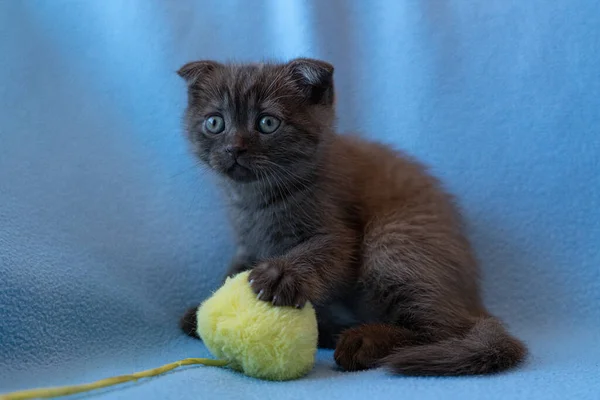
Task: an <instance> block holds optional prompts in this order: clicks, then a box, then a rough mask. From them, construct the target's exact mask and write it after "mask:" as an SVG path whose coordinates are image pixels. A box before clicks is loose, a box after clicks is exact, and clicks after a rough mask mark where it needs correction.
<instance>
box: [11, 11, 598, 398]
mask: <svg viewBox="0 0 600 400" xmlns="http://www.w3.org/2000/svg"><path fill="white" fill-rule="evenodd" d="M598 21H600V2H598V1H595V0H555V1H548V0H527V1H522V0H485V1H484V0H481V1H475V0H471V1H469V0H439V1H438V0H419V1H396V0H389V1H384V0H381V1H375V2H367V1H359V0H357V1H349V0H331V1H321V0H313V1H299V0H298V1H296V0H264V1H246V0H214V1H209V0H204V1H202V2H194V1H182V0H178V1H176V2H175V1H173V2H167V1H162V0H137V1H134V0H128V1H124V0H105V1H92V0H89V1H78V2H75V1H63V0H47V1H41V0H40V1H33V0H28V1H26V0H23V1H17V0H0V50H1V51H0V53H1V56H0V393H1V392H5V391H10V390H16V389H23V388H30V387H37V386H45V385H63V384H75V383H83V382H87V381H90V380H96V379H100V378H103V377H107V376H112V375H116V374H124V373H129V372H133V371H136V370H140V369H145V368H150V367H154V366H158V365H161V364H164V363H167V362H171V361H174V360H177V359H179V358H184V357H190V356H208V353H207V352H206V350H205V348H204V347H203V345H202V344H201V343H200V342H197V341H194V340H192V339H189V338H187V337H185V336H184V335H183V334H181V333H180V331H179V330H178V328H177V320H178V318H179V316H180V315H181V314H182V312H183V311H184V310H185V309H186V307H188V306H191V305H194V304H196V303H198V302H199V301H200V300H202V299H204V298H205V297H206V296H208V295H209V294H210V291H211V290H213V289H215V288H216V287H217V285H218V282H219V279H220V277H221V274H222V271H223V268H224V266H225V265H226V264H227V261H228V258H229V257H230V255H231V253H232V241H231V232H230V229H229V227H228V226H227V223H226V220H225V218H224V209H223V202H222V200H221V198H220V196H219V193H217V191H216V190H215V187H214V182H213V179H212V178H211V177H210V176H209V175H207V174H206V173H203V172H202V171H200V170H198V169H197V168H195V166H194V161H193V159H192V158H191V156H190V155H189V153H188V149H187V147H186V144H185V141H184V138H183V136H182V134H181V132H182V129H181V114H182V110H183V106H184V103H185V88H184V84H183V82H182V81H181V80H180V79H179V78H178V77H177V76H176V74H175V70H176V69H177V68H178V67H179V66H180V65H182V64H183V63H185V62H187V61H190V60H195V59H200V58H215V59H219V60H227V59H235V60H238V61H245V60H257V59H263V58H276V59H286V58H291V57H295V56H299V55H306V56H313V57H320V58H324V59H327V60H329V61H331V62H332V63H334V64H335V65H336V84H337V93H338V107H339V124H338V125H339V128H340V130H341V131H350V130H351V131H355V132H359V133H361V134H363V135H365V136H367V137H372V138H374V139H377V140H381V141H385V142H387V143H389V144H390V145H391V146H397V147H401V148H404V149H406V150H407V151H408V152H410V153H412V154H414V155H415V156H417V157H419V158H421V159H422V160H424V161H425V162H427V163H428V164H429V165H431V166H432V169H433V171H434V172H435V173H436V174H437V175H439V176H440V177H441V178H442V179H443V180H444V181H445V182H446V184H447V186H448V187H449V188H450V190H452V191H453V192H454V193H456V194H457V195H458V197H459V198H460V201H461V204H462V206H463V208H464V210H465V214H466V217H467V219H468V221H469V230H470V233H471V237H472V239H473V242H474V244H475V247H476V249H477V252H478V256H479V258H480V260H481V263H482V266H483V272H484V273H483V286H484V293H485V298H486V302H487V304H488V305H489V307H490V309H491V310H492V311H493V312H495V313H496V314H498V315H499V316H500V317H502V318H504V319H505V320H506V321H507V322H508V324H509V325H510V327H511V329H512V331H513V332H514V333H515V334H517V335H518V336H520V337H522V338H523V339H524V340H525V341H526V342H527V343H528V345H529V347H530V349H531V357H530V358H529V360H528V362H527V363H526V364H525V365H524V366H522V367H521V368H520V369H517V370H514V371H511V372H509V373H506V374H502V375H498V376H490V377H473V378H452V379H440V378H427V379H424V378H405V377H397V376H390V375H389V374H386V373H385V372H383V371H369V372H364V373H342V372H340V371H338V370H336V369H335V368H334V367H333V362H332V355H331V353H330V352H325V351H323V352H320V353H319V362H318V365H317V366H316V368H315V370H314V371H313V372H312V373H311V374H310V376H308V377H306V378H304V379H301V380H298V381H294V382H288V383H268V382H261V381H256V380H253V379H250V378H246V377H243V376H240V375H238V374H235V373H233V372H231V371H228V370H224V369H219V368H209V367H197V368H196V367H193V368H188V369H185V370H182V371H176V372H173V373H170V374H168V375H166V376H162V377H160V378H156V379H152V380H149V381H145V382H138V383H136V384H129V385H123V386H120V387H118V388H113V389H110V390H105V391H101V392H100V393H99V395H98V398H102V399H135V398H145V399H171V398H172V399H188V398H189V399H199V398H206V399H208V398H216V397H214V396H220V397H218V398H221V399H226V398H240V397H243V398H248V399H252V398H257V399H258V398H260V399H265V398H278V399H284V398H328V399H336V398H343V399H346V400H348V399H362V398H365V397H367V396H369V397H370V398H373V397H374V396H375V397H377V396H379V397H381V398H388V397H389V398H406V399H409V398H421V399H437V398H447V399H449V398H460V399H471V398H472V399H479V398H488V399H500V398H523V399H544V400H547V399H565V398H577V399H585V398H589V399H597V398H598V396H600V380H599V379H598V377H599V376H600V375H599V374H600V346H599V345H598V344H599V343H600V178H599V176H598V173H599V172H600V165H599V162H600V72H599V71H600V69H599V68H600V23H599V22H598Z"/></svg>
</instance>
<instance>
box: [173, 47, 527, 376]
mask: <svg viewBox="0 0 600 400" xmlns="http://www.w3.org/2000/svg"><path fill="white" fill-rule="evenodd" d="M179 75H180V76H182V77H183V78H184V79H185V80H186V82H187V85H188V98H189V104H188V108H187V111H186V117H185V121H186V125H187V134H188V138H189V141H190V142H191V145H192V148H193V151H194V152H195V154H196V155H197V156H198V158H199V159H200V160H201V161H202V162H203V163H205V164H206V165H208V166H209V167H210V168H211V169H213V170H214V171H216V172H217V173H218V174H219V175H220V176H221V182H222V186H223V188H224V190H225V192H226V199H227V201H228V203H229V209H230V212H231V217H232V218H231V219H232V222H233V225H234V227H235V230H236V232H237V240H238V252H237V254H236V255H235V257H234V259H233V261H232V265H231V267H230V270H229V272H228V274H234V273H237V272H239V271H242V270H245V269H252V271H251V275H250V278H251V285H252V287H253V289H254V291H255V292H256V293H257V294H258V295H259V296H260V299H261V300H264V301H270V302H272V303H273V304H275V305H276V306H296V307H301V306H302V305H304V303H305V302H306V301H310V302H311V303H313V304H314V305H315V307H316V309H317V315H318V320H319V328H320V329H319V342H320V345H321V346H324V347H334V346H335V356H334V357H335V360H336V362H337V363H338V364H339V365H340V366H341V367H342V368H344V369H346V370H359V369H367V368H372V367H377V366H384V367H387V368H389V369H390V370H393V371H395V372H397V373H403V374H415V375H463V374H483V373H492V372H497V371H501V370H505V369H507V368H510V367H512V366H514V365H516V364H518V363H519V362H520V361H521V360H523V358H524V357H525V354H526V349H525V347H524V345H523V344H522V343H521V342H520V341H519V340H517V339H516V338H514V337H512V336H511V335H509V334H508V333H507V331H506V330H505V329H504V327H503V326H502V324H501V323H500V321H499V320H498V319H496V318H494V317H493V316H491V315H490V314H489V313H488V312H487V311H486V309H485V308H484V306H483V305H482V302H481V299H480V295H479V290H478V269H477V265H476V262H475V260H474V258H473V255H472V251H471V248H470V246H469V243H468V241H467V239H466V238H465V235H464V233H463V227H462V224H461V220H460V216H459V215H458V212H457V210H456V208H455V206H454V203H453V200H452V198H451V197H450V196H449V195H448V194H447V193H446V192H444V191H443V190H442V189H441V187H440V184H439V183H438V181H437V180H436V179H435V178H433V177H432V176H430V175H429V174H428V173H427V172H426V171H425V169H424V168H423V166H421V164H419V163H418V162H416V161H414V160H412V159H411V158H409V157H407V156H405V155H403V154H401V153H398V152H396V151H393V150H391V149H389V148H388V147H386V146H383V145H380V144H376V143H371V142H367V141H364V140H361V139H360V138H358V137H352V136H345V135H344V136H342V135H338V134H337V133H336V132H335V131H334V120H335V111H334V89H333V67H332V66H331V65H330V64H328V63H325V62H322V61H318V60H312V59H296V60H293V61H291V62H289V63H286V64H252V65H226V64H219V63H216V62H212V61H198V62H192V63H189V64H186V65H185V66H183V67H182V68H181V69H180V70H179ZM214 113H219V115H222V117H223V119H224V121H225V129H224V131H223V132H222V133H219V134H216V135H215V134H211V133H209V132H208V131H207V130H206V129H207V128H206V127H205V125H204V124H205V120H206V119H207V117H209V116H210V115H213V114H214ZM263 115H272V116H275V117H277V118H278V119H280V120H281V121H282V122H281V125H280V127H279V128H278V129H277V131H275V132H274V133H271V134H263V133H260V132H259V131H258V130H257V120H258V119H259V118H261V116H263ZM236 160H237V162H236ZM182 326H183V328H184V329H185V330H186V331H187V332H188V333H190V334H194V332H195V318H194V312H193V311H192V312H190V313H188V314H186V316H185V317H184V319H183V322H182Z"/></svg>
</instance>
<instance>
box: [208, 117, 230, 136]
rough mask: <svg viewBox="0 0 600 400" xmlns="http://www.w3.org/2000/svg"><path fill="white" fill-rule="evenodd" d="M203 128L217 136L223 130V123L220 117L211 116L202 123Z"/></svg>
mask: <svg viewBox="0 0 600 400" xmlns="http://www.w3.org/2000/svg"><path fill="white" fill-rule="evenodd" d="M204 127H205V128H206V130H207V131H209V132H210V133H212V134H215V135H216V134H218V133H221V132H223V131H224V130H225V121H224V120H223V117H221V116H220V115H211V116H210V117H208V118H206V120H205V121H204Z"/></svg>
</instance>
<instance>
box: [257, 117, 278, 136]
mask: <svg viewBox="0 0 600 400" xmlns="http://www.w3.org/2000/svg"><path fill="white" fill-rule="evenodd" d="M279 125H281V121H280V120H278V119H277V118H275V117H273V116H271V115H265V116H263V117H261V118H260V119H259V120H258V130H259V131H261V132H262V133H266V134H269V133H273V132H275V131H276V130H277V128H279Z"/></svg>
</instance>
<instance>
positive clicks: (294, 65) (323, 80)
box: [287, 58, 334, 105]
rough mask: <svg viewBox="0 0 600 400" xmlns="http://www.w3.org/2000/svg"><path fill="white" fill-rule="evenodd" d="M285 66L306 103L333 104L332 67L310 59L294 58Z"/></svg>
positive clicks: (323, 62)
mask: <svg viewBox="0 0 600 400" xmlns="http://www.w3.org/2000/svg"><path fill="white" fill-rule="evenodd" d="M287 66H288V68H289V69H290V71H291V73H292V77H293V79H294V81H295V83H296V84H297V85H298V86H299V87H300V89H301V90H302V92H303V93H305V95H306V97H307V99H308V101H310V102H311V103H313V104H322V105H330V104H333V94H334V90H333V65H331V64H329V63H327V62H325V61H321V60H315V59H312V58H296V59H295V60H292V61H290V62H289V63H288V64H287Z"/></svg>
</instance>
